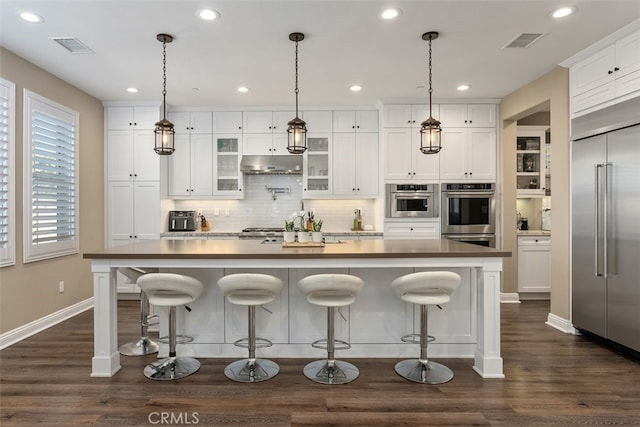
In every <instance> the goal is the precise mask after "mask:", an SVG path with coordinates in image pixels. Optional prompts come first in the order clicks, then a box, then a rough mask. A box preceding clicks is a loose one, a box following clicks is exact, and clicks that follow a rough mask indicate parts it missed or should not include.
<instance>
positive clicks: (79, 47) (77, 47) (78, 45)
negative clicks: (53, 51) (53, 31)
mask: <svg viewBox="0 0 640 427" xmlns="http://www.w3.org/2000/svg"><path fill="white" fill-rule="evenodd" d="M51 40H53V41H54V42H56V43H58V44H59V45H60V46H62V47H63V48H65V49H67V50H68V51H69V52H71V53H74V54H75V53H77V54H82V53H94V52H93V51H92V50H91V49H90V48H89V47H88V46H87V45H86V44H84V43H82V42H81V41H80V40H78V39H77V38H75V37H51Z"/></svg>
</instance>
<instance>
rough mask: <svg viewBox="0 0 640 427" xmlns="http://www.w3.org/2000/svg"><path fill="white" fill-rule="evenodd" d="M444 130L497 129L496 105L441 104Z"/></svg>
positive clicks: (441, 119)
mask: <svg viewBox="0 0 640 427" xmlns="http://www.w3.org/2000/svg"><path fill="white" fill-rule="evenodd" d="M438 120H440V122H442V128H448V127H491V128H495V127H496V106H495V104H440V117H439V118H438Z"/></svg>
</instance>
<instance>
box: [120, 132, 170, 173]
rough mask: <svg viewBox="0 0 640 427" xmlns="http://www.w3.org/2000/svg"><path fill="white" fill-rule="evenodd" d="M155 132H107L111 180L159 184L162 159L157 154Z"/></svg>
mask: <svg viewBox="0 0 640 427" xmlns="http://www.w3.org/2000/svg"><path fill="white" fill-rule="evenodd" d="M154 141H155V135H154V134H153V131H147V130H144V131H135V132H132V131H124V130H113V131H112V130H110V131H108V132H107V179H108V180H110V181H132V180H138V181H158V180H160V157H159V156H158V155H157V154H156V152H155V151H153V147H154Z"/></svg>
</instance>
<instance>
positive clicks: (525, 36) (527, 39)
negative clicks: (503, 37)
mask: <svg viewBox="0 0 640 427" xmlns="http://www.w3.org/2000/svg"><path fill="white" fill-rule="evenodd" d="M543 35H544V34H543V33H520V34H519V35H518V36H517V37H516V38H515V39H513V40H511V41H510V42H509V43H508V44H507V45H506V46H505V47H504V48H509V47H523V48H527V47H529V46H531V45H532V44H534V43H535V42H536V41H538V40H539V39H540V38H541V37H542V36H543ZM504 48H503V49H504Z"/></svg>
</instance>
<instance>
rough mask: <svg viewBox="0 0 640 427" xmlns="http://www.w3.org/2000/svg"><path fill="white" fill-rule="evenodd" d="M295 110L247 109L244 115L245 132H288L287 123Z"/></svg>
mask: <svg viewBox="0 0 640 427" xmlns="http://www.w3.org/2000/svg"><path fill="white" fill-rule="evenodd" d="M295 115H296V113H295V111H245V112H244V113H243V115H242V121H243V129H242V130H243V132H244V133H284V134H286V133H287V123H289V121H291V119H293V118H294V116H295Z"/></svg>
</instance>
